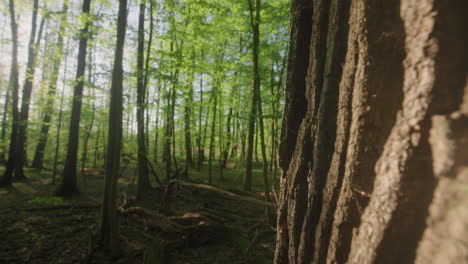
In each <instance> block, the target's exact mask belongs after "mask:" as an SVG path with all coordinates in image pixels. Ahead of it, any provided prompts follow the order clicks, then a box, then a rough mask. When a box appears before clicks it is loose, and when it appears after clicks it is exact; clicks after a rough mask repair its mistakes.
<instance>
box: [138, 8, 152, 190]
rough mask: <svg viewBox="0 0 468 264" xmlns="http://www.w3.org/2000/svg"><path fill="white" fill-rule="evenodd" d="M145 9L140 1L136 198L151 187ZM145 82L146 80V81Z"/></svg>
mask: <svg viewBox="0 0 468 264" xmlns="http://www.w3.org/2000/svg"><path fill="white" fill-rule="evenodd" d="M145 9H146V0H141V1H140V14H139V19H138V48H137V49H138V51H137V69H136V71H137V126H138V131H137V133H138V136H137V143H138V189H137V198H138V199H141V196H142V194H143V192H144V191H145V189H148V188H149V187H151V185H150V182H149V178H148V171H149V169H148V162H147V159H148V158H147V155H148V153H147V146H146V140H145V108H146V106H145V104H146V98H145V97H146V91H145V90H146V89H145V88H146V87H145V83H146V81H145V79H146V75H147V72H145V69H144V68H143V67H144V64H145V62H144V61H145V59H144V48H145ZM146 80H147V79H146Z"/></svg>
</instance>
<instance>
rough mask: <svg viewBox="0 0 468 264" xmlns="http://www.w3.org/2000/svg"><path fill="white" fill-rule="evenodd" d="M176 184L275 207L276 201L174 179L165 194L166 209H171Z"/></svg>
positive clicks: (164, 204)
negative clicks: (271, 201) (266, 200)
mask: <svg viewBox="0 0 468 264" xmlns="http://www.w3.org/2000/svg"><path fill="white" fill-rule="evenodd" d="M174 186H178V187H179V188H186V189H190V190H203V191H209V192H213V193H216V194H218V195H219V196H222V197H224V198H228V199H232V200H237V201H242V202H249V203H253V204H256V205H259V206H264V207H268V208H273V209H274V208H275V204H274V203H270V202H265V201H262V200H259V199H256V198H253V197H248V196H242V195H237V194H234V193H231V192H228V191H225V190H223V189H220V188H216V187H213V186H210V185H206V184H196V183H188V182H183V181H177V180H172V181H170V182H169V183H168V185H167V187H166V192H165V194H164V199H163V208H164V209H165V210H169V208H170V206H169V204H170V197H171V196H172V192H173V190H172V189H173V188H174Z"/></svg>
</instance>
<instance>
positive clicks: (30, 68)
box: [15, 0, 44, 179]
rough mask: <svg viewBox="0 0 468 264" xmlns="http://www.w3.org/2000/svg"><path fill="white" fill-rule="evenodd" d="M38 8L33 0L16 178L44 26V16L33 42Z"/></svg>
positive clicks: (21, 174) (22, 159) (22, 156)
mask: <svg viewBox="0 0 468 264" xmlns="http://www.w3.org/2000/svg"><path fill="white" fill-rule="evenodd" d="M38 9H39V1H38V0H34V3H33V14H32V22H31V36H30V37H29V46H28V62H27V66H26V74H25V80H24V86H23V94H22V103H21V112H20V117H19V121H20V123H19V126H18V149H17V151H18V154H17V157H18V160H17V162H16V164H15V167H16V168H15V176H16V178H17V179H24V178H25V176H24V171H23V166H24V163H25V162H26V153H25V152H26V149H25V146H26V129H27V127H28V119H29V106H30V103H31V102H30V101H31V93H32V88H33V82H34V73H35V70H36V65H35V60H36V54H37V49H38V47H39V43H40V40H41V35H42V30H43V27H44V18H43V19H42V22H41V25H40V29H39V35H38V37H37V44H35V39H36V27H37V13H38Z"/></svg>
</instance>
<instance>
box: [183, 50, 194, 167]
mask: <svg viewBox="0 0 468 264" xmlns="http://www.w3.org/2000/svg"><path fill="white" fill-rule="evenodd" d="M194 68H195V51H193V50H192V69H191V70H190V73H189V74H190V76H189V77H188V85H187V90H186V94H185V108H184V136H185V162H186V166H187V167H188V166H193V158H192V133H191V124H192V104H193V82H194V81H195V80H194V79H195V78H194V77H195V76H194V75H195V69H194Z"/></svg>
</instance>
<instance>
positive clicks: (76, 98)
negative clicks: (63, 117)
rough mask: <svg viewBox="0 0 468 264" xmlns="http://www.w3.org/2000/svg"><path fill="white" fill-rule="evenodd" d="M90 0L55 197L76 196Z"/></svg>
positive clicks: (86, 1) (85, 6)
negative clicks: (60, 176) (61, 178)
mask: <svg viewBox="0 0 468 264" xmlns="http://www.w3.org/2000/svg"><path fill="white" fill-rule="evenodd" d="M90 6H91V0H84V1H83V13H82V14H83V15H84V16H86V20H85V22H84V25H83V27H82V28H81V30H80V43H79V48H78V65H77V70H76V79H75V80H76V84H75V87H74V89H73V100H72V112H71V118H70V128H69V131H70V133H69V135H68V146H67V156H66V159H65V167H64V169H63V181H62V184H61V185H60V186H59V188H58V189H57V191H56V193H57V195H61V196H71V195H75V194H77V193H78V192H79V191H78V186H77V183H76V173H77V167H78V166H77V163H78V142H79V138H80V118H81V105H82V103H83V98H82V97H83V87H84V74H85V69H86V51H87V47H88V30H89V25H90V20H89V18H88V15H89V9H90Z"/></svg>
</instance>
